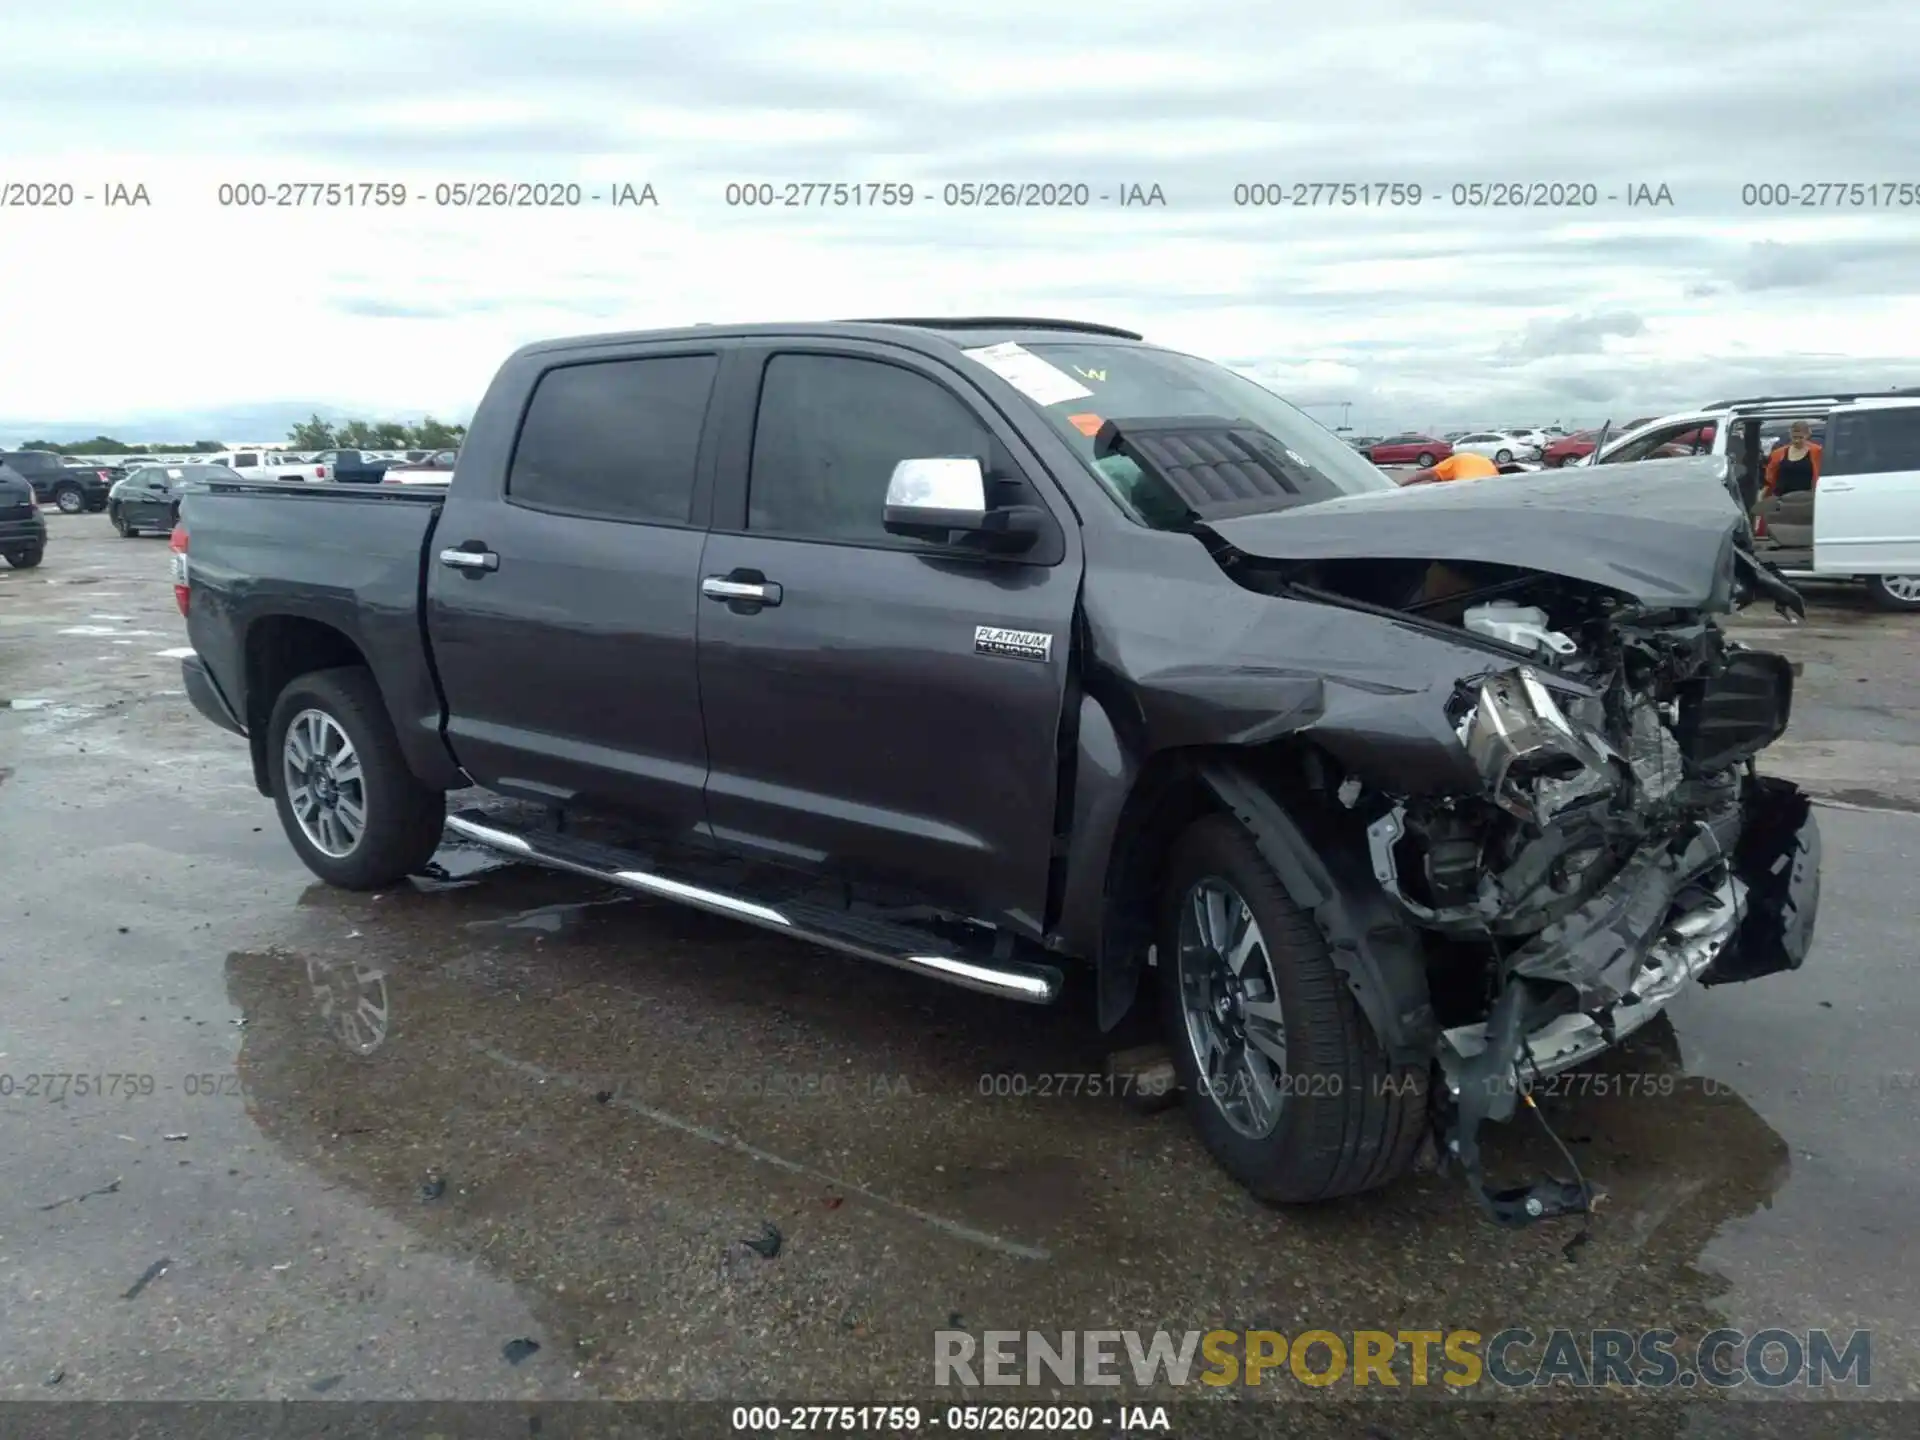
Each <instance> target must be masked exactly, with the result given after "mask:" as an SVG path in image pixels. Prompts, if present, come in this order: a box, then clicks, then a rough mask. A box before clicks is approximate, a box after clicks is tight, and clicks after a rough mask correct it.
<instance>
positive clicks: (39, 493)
mask: <svg viewBox="0 0 1920 1440" xmlns="http://www.w3.org/2000/svg"><path fill="white" fill-rule="evenodd" d="M0 465H10V466H12V467H13V468H14V469H15V470H17V471H18V472H19V473H20V474H22V475H24V476H25V477H26V479H27V482H28V483H29V484H31V485H32V486H33V498H34V499H36V500H38V501H39V502H40V503H41V504H42V505H49V504H50V505H53V506H55V507H57V508H58V509H59V511H60V513H61V514H63V515H78V514H80V513H81V512H82V511H83V510H102V509H105V508H106V504H107V491H108V490H109V489H111V488H112V483H113V482H112V481H111V479H110V478H109V477H108V473H107V471H105V470H103V469H97V468H95V467H93V466H82V465H69V464H67V457H66V456H64V455H56V454H55V453H54V452H53V451H51V450H8V451H0Z"/></svg>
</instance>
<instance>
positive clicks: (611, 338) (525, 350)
mask: <svg viewBox="0 0 1920 1440" xmlns="http://www.w3.org/2000/svg"><path fill="white" fill-rule="evenodd" d="M827 335H839V336H843V337H846V338H849V339H869V340H892V341H895V342H898V341H900V340H902V339H905V338H911V339H912V340H913V341H914V342H916V343H917V344H918V345H919V346H920V347H921V348H924V349H936V348H939V349H945V348H948V347H951V348H954V349H974V348H976V347H979V346H983V345H1001V344H1005V343H1007V342H1008V341H1013V342H1015V343H1017V344H1023V345H1038V344H1044V343H1046V342H1048V341H1054V342H1059V341H1062V340H1075V339H1078V340H1096V339H1097V340H1104V341H1108V342H1113V341H1120V342H1125V343H1129V344H1139V343H1142V342H1143V341H1145V339H1146V337H1145V336H1144V335H1142V334H1140V333H1139V332H1138V331H1134V330H1123V329H1121V328H1120V327H1119V326H1117V325H1102V324H1098V323H1095V322H1093V321H1087V320H1058V319H1050V318H1046V317H1042V316H1032V315H949V316H909V317H888V318H879V319H858V320H816V321H780V322H772V323H766V324H737V325H705V324H702V325H686V326H680V327H677V328H674V329H667V330H629V331H621V332H617V333H611V334H605V335H576V336H568V337H565V338H562V339H555V340H541V341H536V342H534V343H533V344H531V345H527V346H524V347H522V350H521V352H520V353H522V354H534V353H539V352H550V351H556V350H576V349H593V348H599V347H601V346H619V345H631V344H636V343H651V342H655V341H661V340H668V341H672V340H693V339H702V340H742V339H796V338H805V337H808V336H812V337H815V338H818V337H820V336H827Z"/></svg>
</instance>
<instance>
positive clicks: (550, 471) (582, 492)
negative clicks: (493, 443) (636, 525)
mask: <svg viewBox="0 0 1920 1440" xmlns="http://www.w3.org/2000/svg"><path fill="white" fill-rule="evenodd" d="M719 367H720V359H719V357H718V356H717V355H712V354H707V355H660V356H652V357H649V358H646V359H640V360H601V361H596V362H594V363H593V364H588V365H566V366H562V367H561V368H559V369H557V370H549V371H548V372H547V373H546V374H545V375H543V376H541V377H540V383H539V384H538V385H537V386H536V387H535V388H534V392H533V402H532V404H530V405H529V406H528V407H527V418H526V420H525V421H524V422H523V423H522V424H521V427H520V439H519V442H518V443H517V444H516V445H515V446H514V450H513V466H512V468H511V469H510V470H509V471H508V474H507V496H508V498H509V499H510V500H512V501H514V502H516V503H518V504H521V505H531V506H534V507H535V508H537V509H541V510H558V511H562V512H565V513H567V514H571V515H594V516H599V517H601V518H603V519H608V520H642V521H651V522H653V523H656V524H669V525H684V524H686V523H687V520H688V517H689V515H690V514H691V511H692V507H693V486H694V474H695V467H696V464H697V462H698V459H699V455H700V432H701V430H702V429H703V428H704V426H705V424H706V418H707V405H708V402H709V401H710V400H711V399H712V396H713V380H714V376H715V374H716V373H717V372H718V370H719Z"/></svg>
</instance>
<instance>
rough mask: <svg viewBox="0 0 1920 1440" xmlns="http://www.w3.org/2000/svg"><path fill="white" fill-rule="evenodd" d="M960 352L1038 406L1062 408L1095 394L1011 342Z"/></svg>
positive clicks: (1029, 351)
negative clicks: (1073, 401) (1060, 406)
mask: <svg viewBox="0 0 1920 1440" xmlns="http://www.w3.org/2000/svg"><path fill="white" fill-rule="evenodd" d="M961 353H962V354H964V355H966V356H967V357H968V358H970V359H973V360H977V361H979V362H980V363H981V364H982V365H984V366H986V367H987V368H988V369H989V370H991V371H993V373H994V374H996V375H998V376H999V377H1000V378H1001V379H1002V380H1005V381H1006V382H1007V383H1008V384H1009V385H1011V386H1013V388H1014V389H1016V390H1018V391H1019V392H1020V393H1021V394H1022V395H1024V396H1026V397H1027V398H1028V399H1029V400H1031V401H1033V403H1034V404H1036V405H1063V404H1065V403H1066V402H1067V401H1069V400H1085V399H1086V398H1088V397H1089V396H1090V395H1092V394H1093V392H1092V391H1091V390H1089V389H1087V387H1086V386H1084V385H1082V384H1081V383H1080V382H1079V381H1078V380H1075V379H1074V378H1073V377H1072V376H1071V375H1069V374H1067V372H1066V371H1064V370H1061V369H1059V368H1057V367H1056V366H1054V365H1051V364H1049V363H1048V362H1047V361H1045V360H1042V359H1041V358H1040V357H1039V356H1038V355H1036V354H1034V353H1033V352H1032V351H1031V350H1027V349H1023V348H1022V347H1021V346H1019V345H1017V344H1015V343H1014V342H1013V341H1011V340H1009V341H1008V342H1007V343H1006V344H1004V345H983V346H981V347H980V348H979V349H977V350H966V351H962V352H961Z"/></svg>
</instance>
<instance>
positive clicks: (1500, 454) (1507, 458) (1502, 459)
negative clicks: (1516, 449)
mask: <svg viewBox="0 0 1920 1440" xmlns="http://www.w3.org/2000/svg"><path fill="white" fill-rule="evenodd" d="M1493 463H1494V464H1496V465H1511V464H1512V463H1513V452H1512V451H1511V450H1496V451H1494V452H1493Z"/></svg>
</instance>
